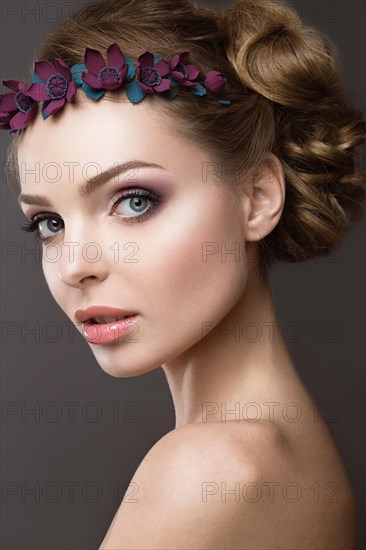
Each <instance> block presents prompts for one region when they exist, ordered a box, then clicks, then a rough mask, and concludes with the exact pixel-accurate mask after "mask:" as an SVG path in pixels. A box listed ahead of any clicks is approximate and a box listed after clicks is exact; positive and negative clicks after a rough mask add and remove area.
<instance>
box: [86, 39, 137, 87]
mask: <svg viewBox="0 0 366 550" xmlns="http://www.w3.org/2000/svg"><path fill="white" fill-rule="evenodd" d="M84 60H85V65H86V67H87V69H88V71H89V73H84V72H83V73H82V80H83V81H84V82H85V83H86V84H88V85H89V86H91V87H92V88H95V89H97V90H100V89H101V88H103V89H105V90H115V89H116V88H119V87H120V86H121V85H122V84H123V82H124V80H125V78H126V76H127V72H128V65H127V64H126V63H125V57H124V55H123V53H122V51H121V49H120V47H119V46H118V44H117V43H116V42H114V43H113V44H111V45H110V46H109V47H108V50H107V64H106V62H105V61H104V57H103V56H102V54H101V53H100V52H99V51H98V50H93V49H92V48H86V50H85V56H84Z"/></svg>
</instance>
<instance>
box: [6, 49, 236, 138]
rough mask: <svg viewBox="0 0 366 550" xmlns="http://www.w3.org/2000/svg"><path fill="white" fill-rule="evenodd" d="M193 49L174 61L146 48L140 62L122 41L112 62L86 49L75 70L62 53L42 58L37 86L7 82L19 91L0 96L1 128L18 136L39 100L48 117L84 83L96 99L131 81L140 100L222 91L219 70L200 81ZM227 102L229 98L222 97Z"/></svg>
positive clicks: (131, 91) (134, 98) (134, 99)
mask: <svg viewBox="0 0 366 550" xmlns="http://www.w3.org/2000/svg"><path fill="white" fill-rule="evenodd" d="M189 55H190V54H189V52H188V51H186V52H183V53H180V54H176V55H174V56H173V57H172V59H171V60H170V62H168V61H166V60H165V59H163V58H161V57H159V56H158V55H155V54H152V53H151V52H149V51H145V53H143V54H142V55H140V56H139V58H138V61H137V63H136V64H134V63H133V62H132V61H131V59H130V58H129V57H127V55H124V54H123V53H122V51H121V49H120V48H119V46H118V44H117V43H115V42H114V43H113V44H111V45H110V46H109V47H108V49H107V63H106V62H105V60H104V58H103V56H102V54H101V53H100V52H99V51H98V50H94V49H91V48H86V50H85V55H84V61H85V64H82V63H76V64H75V65H73V66H72V67H71V69H70V68H69V67H68V66H67V65H66V63H65V62H64V61H63V60H62V59H61V58H60V57H58V58H57V59H55V60H54V62H53V63H52V62H51V61H49V60H43V61H36V62H35V63H34V72H33V73H32V84H30V85H27V84H26V83H24V82H19V81H17V80H3V84H4V85H5V86H6V87H7V88H10V89H11V90H13V91H12V92H10V93H6V94H2V95H0V129H1V130H9V129H10V130H11V131H10V133H11V134H14V133H15V132H16V131H18V130H23V129H24V128H26V127H27V126H28V124H29V123H30V121H31V120H32V118H33V117H34V116H35V114H36V112H37V102H40V101H43V105H42V109H41V112H42V117H43V118H44V119H46V118H48V117H49V116H51V115H53V114H54V113H56V112H57V111H58V110H59V109H61V108H62V107H63V106H64V105H65V104H66V103H67V102H69V103H72V102H73V101H74V99H75V96H76V90H77V88H78V87H81V89H82V90H83V91H84V92H85V93H86V95H87V96H89V97H90V98H91V99H94V100H95V101H97V100H99V99H100V98H101V97H103V95H104V94H105V93H106V91H107V90H116V89H117V88H121V87H122V86H123V85H124V84H125V83H126V84H127V87H126V94H127V97H128V99H129V101H130V102H131V103H139V102H140V101H142V100H143V99H144V97H145V96H146V94H153V93H154V92H155V93H160V94H162V96H163V97H166V98H167V99H169V100H171V99H174V97H175V96H176V95H177V90H178V88H179V86H182V87H184V88H188V89H189V90H190V91H191V92H192V93H193V94H195V95H198V96H204V95H206V93H207V91H209V92H211V93H212V94H221V92H222V91H223V88H224V87H225V84H226V82H227V78H226V77H225V76H223V75H222V74H221V73H219V72H218V71H209V72H208V73H207V75H206V76H205V80H204V81H203V82H197V78H198V76H199V75H200V73H201V71H200V70H199V68H198V67H196V65H193V64H191V63H189ZM218 103H221V104H222V105H226V104H229V103H231V101H230V100H229V99H219V100H218Z"/></svg>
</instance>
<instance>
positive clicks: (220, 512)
mask: <svg viewBox="0 0 366 550" xmlns="http://www.w3.org/2000/svg"><path fill="white" fill-rule="evenodd" d="M237 428H238V426H232V425H230V423H223V424H221V423H220V424H218V423H207V424H203V423H200V424H190V425H187V426H184V427H182V428H178V429H175V430H173V431H171V432H169V433H168V434H166V435H165V436H164V437H162V438H161V439H160V440H159V441H158V442H157V443H156V444H155V445H154V446H153V447H152V449H151V450H150V451H149V452H148V453H147V455H146V456H145V458H144V459H143V461H142V462H141V464H140V466H139V467H138V469H137V470H136V472H135V474H134V476H133V479H132V480H131V487H132V488H133V497H134V498H133V500H130V495H131V494H132V493H131V492H129V491H127V492H126V495H125V497H126V496H127V498H124V500H123V502H122V504H121V506H120V508H119V509H118V511H117V513H116V516H115V518H114V521H113V523H112V525H111V527H110V530H109V531H108V533H107V535H106V537H105V539H104V541H103V543H102V546H101V547H100V550H102V549H103V550H107V549H108V550H112V549H117V548H119V549H127V548H131V549H132V548H141V549H143V548H151V549H152V548H159V549H163V548H185V549H189V548H202V549H204V548H207V549H208V548H213V547H220V548H222V549H225V548H227V549H229V548H230V549H232V548H244V547H245V545H244V541H243V537H244V536H245V534H244V532H243V528H244V530H246V531H247V532H248V535H247V536H248V537H249V538H248V548H249V547H250V546H249V545H250V544H251V543H252V541H251V540H249V539H250V535H249V532H250V531H251V530H253V529H254V530H255V526H256V525H257V523H258V513H259V512H260V510H259V508H263V507H264V508H266V507H267V508H268V503H266V502H265V501H264V499H260V502H258V503H257V505H256V506H255V507H254V508H253V507H250V505H249V507H248V504H249V503H250V502H251V501H250V500H248V499H243V497H242V494H243V493H242V491H243V487H244V486H245V487H246V488H248V487H249V490H251V489H253V487H254V489H255V488H256V486H258V487H259V486H260V483H261V481H263V480H268V479H269V478H268V476H269V475H270V472H271V469H272V471H274V469H275V470H276V471H277V475H278V472H279V471H280V472H282V471H284V470H286V468H287V465H288V463H287V462H286V463H285V462H284V460H285V457H286V456H287V453H288V451H287V450H286V442H285V441H284V440H283V436H282V434H281V433H280V432H279V431H278V430H277V429H276V428H275V427H274V426H267V425H265V423H260V425H259V424H257V425H256V426H255V427H254V426H253V425H251V426H248V424H247V425H246V426H245V425H243V426H242V427H241V430H240V431H239V432H238V431H237ZM244 431H245V434H244ZM239 433H240V436H239ZM282 455H283V458H281V456H282ZM251 499H252V497H251ZM246 507H248V510H247V511H246ZM271 509H273V507H272V508H270V510H271ZM238 523H240V524H241V525H242V527H241V528H240V529H239V530H238V527H237V526H238Z"/></svg>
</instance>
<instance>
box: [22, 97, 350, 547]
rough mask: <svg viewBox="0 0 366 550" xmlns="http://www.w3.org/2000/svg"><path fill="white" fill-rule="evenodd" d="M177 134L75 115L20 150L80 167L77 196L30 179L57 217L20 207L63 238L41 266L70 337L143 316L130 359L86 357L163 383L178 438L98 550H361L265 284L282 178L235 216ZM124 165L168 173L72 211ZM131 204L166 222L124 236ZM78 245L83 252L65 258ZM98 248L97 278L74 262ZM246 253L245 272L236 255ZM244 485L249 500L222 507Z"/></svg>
mask: <svg viewBox="0 0 366 550" xmlns="http://www.w3.org/2000/svg"><path fill="white" fill-rule="evenodd" d="M118 118H120V120H121V121H123V124H121V125H120V126H119V125H117V124H116V123H115V121H116V120H118ZM174 122H175V121H172V120H171V119H170V118H169V117H168V115H166V114H165V113H162V112H160V111H159V109H158V106H157V105H156V104H154V103H152V102H150V101H148V100H145V101H143V102H141V104H139V105H138V106H132V105H131V104H130V103H129V102H128V101H125V102H120V103H118V102H116V101H107V100H106V99H103V100H102V101H100V102H98V104H92V103H90V102H84V103H83V102H78V101H77V102H75V104H72V105H68V106H67V107H66V108H65V109H64V111H63V112H62V113H61V115H60V116H59V117H50V118H49V119H47V120H46V121H44V120H43V119H42V118H41V117H38V118H36V119H35V120H34V121H32V123H31V125H30V127H28V128H27V132H26V134H25V136H24V140H23V142H22V144H21V145H20V149H19V166H20V167H21V166H22V163H23V164H25V167H28V168H33V167H34V165H35V163H39V166H40V167H45V166H46V165H47V164H48V163H50V162H53V163H55V164H57V165H58V166H60V167H61V168H63V167H65V162H66V161H67V162H68V163H69V165H70V163H75V170H74V178H73V179H72V181H71V179H70V177H69V174H70V173H69V169H67V171H66V170H65V171H64V170H62V174H61V177H60V179H59V180H58V181H57V185H56V184H50V182H49V181H46V180H45V179H44V178H43V179H42V178H41V179H40V181H35V180H34V179H32V175H31V172H30V171H28V174H30V175H27V177H26V178H24V179H23V180H22V193H23V194H27V195H35V194H37V195H43V196H44V197H46V198H47V199H48V200H49V202H51V204H50V205H49V206H44V205H41V204H40V203H38V204H37V203H36V204H29V200H28V202H27V201H26V200H24V197H23V200H21V201H20V204H21V206H22V209H23V211H24V213H25V215H26V216H27V217H28V218H33V217H34V216H35V215H39V214H41V213H42V214H45V213H47V214H49V217H50V218H53V219H55V218H56V219H57V220H58V221H59V222H62V224H61V223H60V225H59V226H57V227H56V224H55V228H56V229H55V232H54V233H53V234H51V236H52V241H50V242H51V245H50V244H49V243H44V245H43V246H44V250H45V252H48V251H49V253H50V257H52V258H54V254H53V255H52V254H51V248H52V246H55V245H57V246H58V247H59V249H60V251H61V254H60V256H59V258H58V259H57V260H56V261H55V260H53V261H47V254H45V255H44V258H43V262H42V268H43V272H44V276H45V279H46V282H47V284H48V287H49V289H50V291H51V293H52V295H53V297H54V298H55V300H56V302H57V303H58V304H59V306H60V307H61V308H62V309H63V311H64V312H65V313H66V314H67V315H68V316H69V318H70V319H71V320H72V321H73V322H74V323H75V324H76V325H77V321H76V318H75V311H76V310H77V309H85V308H87V307H89V306H91V305H107V306H113V307H119V308H125V309H128V310H132V311H136V312H138V313H139V314H140V320H139V324H138V329H139V330H138V340H137V341H128V340H126V341H118V342H116V343H113V344H110V345H97V344H89V345H90V347H91V350H92V352H93V354H94V355H95V358H96V360H97V361H98V363H99V365H100V366H101V368H103V370H105V372H107V373H109V374H110V375H112V376H116V377H128V376H138V375H140V374H143V373H145V372H148V371H150V370H153V369H155V368H160V367H162V368H163V370H164V372H165V374H166V377H167V381H168V384H169V388H170V391H171V393H172V398H173V402H174V407H175V413H176V427H175V429H174V430H172V431H171V432H169V433H168V434H166V435H165V436H164V437H163V438H162V439H161V440H160V441H159V442H158V443H156V445H154V447H153V448H152V449H151V450H150V451H149V453H148V454H147V455H146V457H145V458H144V460H143V461H142V463H141V464H140V466H139V467H138V469H137V470H136V472H135V475H134V476H133V479H132V480H131V485H130V488H129V489H128V491H127V494H126V495H125V498H124V499H123V502H122V504H121V506H120V507H119V509H118V511H117V513H116V515H115V518H114V520H113V522H112V524H111V526H110V528H109V530H108V532H107V534H106V536H105V538H104V540H103V542H102V543H101V546H100V550H107V549H108V550H112V549H133V548H136V549H137V548H138V549H143V548H145V549H148V548H151V549H152V548H154V549H172V548H181V549H183V548H184V549H188V548H191V549H193V548H194V549H198V548H202V549H211V548H212V549H213V548H220V549H227V550H229V549H233V548H235V549H239V548H243V549H244V548H247V549H254V548H258V550H264V549H267V548H268V549H275V548H276V549H281V550H283V549H287V548H288V549H289V550H290V549H291V550H294V549H296V550H300V549H301V550H303V549H304V550H305V549H309V548H312V549H318V548H321V549H324V550H325V549H329V550H335V549H339V550H348V549H349V550H353V549H354V548H355V540H354V539H355V505H354V496H353V492H352V489H351V487H350V484H349V481H348V478H347V474H346V472H345V470H344V467H343V464H342V461H341V459H340V456H339V454H338V452H337V450H336V448H335V446H334V443H333V441H332V439H331V437H330V434H329V431H328V429H327V427H326V425H325V424H324V422H323V421H322V420H321V419H319V420H317V416H316V415H315V413H314V409H315V405H314V403H313V402H312V400H311V398H310V396H309V395H308V393H307V391H306V389H305V388H304V386H303V384H302V383H301V381H300V379H299V378H298V376H297V374H296V369H295V367H294V365H293V364H292V361H291V358H290V357H289V354H288V351H287V349H286V345H285V342H284V340H283V338H282V335H281V331H280V328H279V326H278V321H277V318H276V314H275V311H274V306H273V299H272V295H271V291H270V288H269V286H268V283H266V282H265V281H264V280H263V279H261V278H260V277H259V275H258V272H257V270H256V267H255V266H256V260H257V254H258V250H257V244H258V242H259V241H260V240H261V239H262V238H263V237H265V236H266V235H267V234H268V233H270V232H271V231H272V229H273V228H274V227H275V226H276V225H277V223H278V221H279V219H280V217H281V214H282V211H283V207H284V200H285V182H284V176H283V171H282V167H281V164H280V162H279V160H278V159H277V158H276V157H275V156H274V155H273V154H272V153H270V152H269V153H268V155H267V156H266V158H264V159H263V163H262V165H261V167H260V171H259V176H257V177H255V178H252V177H251V176H250V174H247V175H246V176H247V177H246V179H245V182H243V183H244V185H243V186H242V187H240V190H239V187H238V189H237V194H236V196H235V199H234V200H232V198H233V197H232V196H231V195H230V194H229V191H228V190H227V188H225V186H217V185H216V184H214V183H213V182H212V181H211V180H210V179H206V178H204V177H203V168H204V167H205V166H206V165H207V163H208V162H209V161H212V159H211V158H210V157H209V156H208V154H207V152H205V151H204V150H203V149H201V148H200V147H199V146H198V145H197V144H193V143H191V142H187V141H186V140H184V139H182V138H181V136H180V135H179V133H178V132H177V131H176V127H175V124H174ZM75 129H77V131H75ZM101 136H106V138H105V143H104V142H103V144H102V145H103V146H102V145H101V139H100V138H101ZM60 144H62V146H61V145H60ZM132 159H141V160H143V161H145V162H153V163H158V164H159V165H161V166H163V167H164V168H163V169H157V168H141V169H139V170H138V172H136V170H132V171H131V170H130V171H129V172H127V176H125V177H124V178H122V177H121V176H120V178H119V179H118V181H117V180H115V181H113V180H112V179H110V180H109V181H107V182H105V185H104V186H103V187H98V188H97V189H96V190H95V191H94V192H93V193H92V194H91V195H90V196H88V197H85V196H84V197H83V196H81V195H79V194H78V191H77V183H78V182H80V183H81V182H82V181H83V178H84V179H85V173H84V171H83V168H84V167H85V166H86V165H87V164H88V163H92V162H97V163H98V165H99V166H100V167H101V169H102V170H106V169H107V168H109V167H110V166H112V165H114V164H115V163H117V162H119V163H120V162H126V161H130V160H132ZM41 173H43V174H44V172H42V170H41ZM92 175H95V171H94V173H93V171H91V173H90V172H89V173H88V174H87V177H90V176H92ZM131 176H132V177H133V181H132V178H131ZM131 184H133V185H131ZM127 187H128V188H131V187H133V188H137V189H138V188H145V189H152V190H153V191H157V192H159V193H161V194H162V195H163V197H164V201H163V203H162V206H161V207H159V208H158V209H156V210H155V211H153V214H151V215H149V217H147V218H145V219H144V221H143V222H142V223H136V222H134V221H133V223H131V222H126V221H125V219H126V217H132V216H133V214H137V211H135V212H133V210H132V207H131V206H129V207H128V209H127V211H126V209H122V208H121V205H122V204H123V203H120V205H119V207H118V210H117V209H116V208H113V209H112V203H111V199H112V198H113V197H114V196H115V195H116V193H117V191H120V190H121V189H125V188H127ZM33 198H34V197H33ZM28 199H29V197H28ZM33 202H34V201H33ZM126 202H128V201H127V199H125V201H124V203H126ZM133 217H135V216H133ZM136 217H137V216H136ZM43 230H44V231H46V233H45V234H44V236H49V235H50V231H51V226H50V227H46V225H45V222H43V225H42V231H43ZM70 242H71V243H78V246H76V247H75V248H74V250H73V256H72V258H71V256H70V247H69V246H68V243H70ZM116 242H117V243H126V242H133V243H135V245H136V246H138V252H139V255H138V260H139V261H138V262H136V263H125V262H123V261H119V262H116V261H115V256H114V255H113V252H114V251H115V247H114V244H115V243H116ZM88 243H97V244H98V245H99V247H100V250H102V251H103V255H102V256H101V258H100V259H99V260H98V261H88V257H87V256H85V255H83V254H82V246H81V245H87V244H88ZM236 243H239V244H240V246H241V248H240V254H239V255H237V254H231V253H230V251H233V250H235V247H236ZM212 245H213V246H212ZM243 245H244V246H243ZM210 247H211V248H210ZM243 250H244V253H243ZM126 254H127V252H125V255H126ZM92 255H93V254H92ZM233 328H236V330H237V336H238V337H235V334H230V332H229V331H230V330H232V329H233ZM78 329H79V330H80V332H81V330H82V327H81V326H80V324H79V325H78ZM290 402H291V403H292V405H290V406H289V403H290ZM314 415H315V416H314ZM294 419H296V420H294ZM248 483H250V484H251V485H249V486H248V485H247V484H248ZM236 484H239V498H238V499H237V493H235V494H232V493H228V495H227V497H226V499H225V496H224V493H225V490H226V491H229V490H232V489H233V488H235V490H236V488H237V487H238V485H236ZM289 484H292V485H289ZM327 484H328V485H327ZM131 491H132V494H131ZM246 491H247V492H246ZM256 491H262V493H261V494H260V495H259V497H258V495H257V499H256ZM134 494H135V496H134ZM253 499H254V500H255V501H254V502H253Z"/></svg>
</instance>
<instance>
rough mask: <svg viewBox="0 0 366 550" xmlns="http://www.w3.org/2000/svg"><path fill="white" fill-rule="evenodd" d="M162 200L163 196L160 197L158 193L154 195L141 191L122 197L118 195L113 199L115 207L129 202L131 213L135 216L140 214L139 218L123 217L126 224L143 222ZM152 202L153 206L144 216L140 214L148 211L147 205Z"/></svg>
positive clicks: (131, 192)
mask: <svg viewBox="0 0 366 550" xmlns="http://www.w3.org/2000/svg"><path fill="white" fill-rule="evenodd" d="M160 199H161V195H158V194H157V193H153V192H151V191H148V192H147V191H141V190H135V191H126V192H125V193H122V194H121V195H118V196H117V197H115V198H114V199H113V206H114V207H116V206H119V205H120V204H122V203H123V202H125V201H126V202H127V205H128V207H129V208H130V209H131V210H130V211H132V212H134V213H135V214H138V215H137V216H128V215H127V216H122V217H123V219H124V221H126V222H128V223H129V222H134V221H137V222H139V221H142V220H141V218H144V217H145V216H147V215H148V214H149V213H150V212H151V211H152V210H154V209H155V206H154V205H155V204H158V203H159V201H160ZM149 201H150V202H151V203H152V206H149V207H148V208H147V210H146V211H145V212H144V213H143V214H139V212H141V211H143V210H145V209H146V203H147V202H149Z"/></svg>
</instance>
